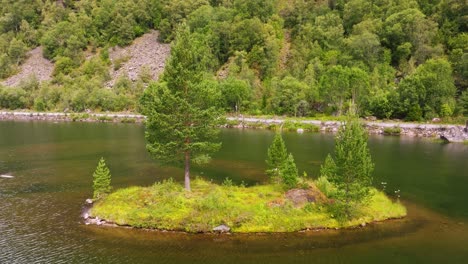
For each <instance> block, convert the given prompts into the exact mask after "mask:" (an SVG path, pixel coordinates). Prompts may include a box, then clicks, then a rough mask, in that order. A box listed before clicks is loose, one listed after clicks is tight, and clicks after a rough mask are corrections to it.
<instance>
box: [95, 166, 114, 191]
mask: <svg viewBox="0 0 468 264" xmlns="http://www.w3.org/2000/svg"><path fill="white" fill-rule="evenodd" d="M110 184H111V174H110V171H109V168H108V167H107V166H106V162H105V160H104V158H101V159H100V160H99V163H98V165H97V167H96V171H94V173H93V189H94V194H93V199H99V198H101V197H103V196H105V195H106V194H109V193H110V192H111V189H112V187H111V185H110Z"/></svg>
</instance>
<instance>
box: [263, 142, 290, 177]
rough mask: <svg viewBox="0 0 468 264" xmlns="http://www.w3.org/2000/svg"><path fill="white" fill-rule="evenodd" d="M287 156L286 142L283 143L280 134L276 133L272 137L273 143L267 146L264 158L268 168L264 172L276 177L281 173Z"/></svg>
mask: <svg viewBox="0 0 468 264" xmlns="http://www.w3.org/2000/svg"><path fill="white" fill-rule="evenodd" d="M287 158H288V151H287V149H286V144H284V141H283V137H282V136H281V134H280V133H277V134H276V135H275V138H274V139H273V143H271V145H270V147H269V148H268V159H267V160H266V163H267V166H268V169H267V171H266V173H267V174H268V175H269V176H270V177H271V178H278V177H279V176H280V175H281V168H282V167H283V164H284V162H285V161H286V159H287Z"/></svg>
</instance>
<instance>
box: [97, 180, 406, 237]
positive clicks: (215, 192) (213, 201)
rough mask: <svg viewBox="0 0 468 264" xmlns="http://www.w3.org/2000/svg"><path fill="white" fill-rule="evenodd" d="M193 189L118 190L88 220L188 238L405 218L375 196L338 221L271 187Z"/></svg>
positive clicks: (203, 185) (166, 184)
mask: <svg viewBox="0 0 468 264" xmlns="http://www.w3.org/2000/svg"><path fill="white" fill-rule="evenodd" d="M310 184H313V183H310ZM192 186H193V188H192V192H190V193H187V192H184V190H183V187H182V186H181V185H180V184H178V183H176V182H174V181H172V180H165V181H163V182H161V183H155V184H154V185H153V186H150V187H130V188H126V189H120V190H117V191H116V192H114V193H112V194H110V195H109V196H107V197H105V198H104V199H102V200H100V201H98V202H97V203H96V204H95V205H94V207H93V208H92V209H91V215H92V216H98V217H99V218H101V219H106V220H107V221H111V222H114V223H117V224H119V225H130V226H134V227H140V228H155V229H159V230H179V231H186V232H192V233H196V232H212V229H213V228H214V227H216V226H219V225H221V224H225V225H227V226H229V227H230V228H231V232H240V233H246V232H292V231H299V230H304V229H314V228H341V227H351V226H358V225H360V224H361V223H363V222H364V223H367V222H372V221H379V220H384V219H388V218H395V217H402V216H405V215H406V209H405V207H404V206H403V205H401V204H399V203H393V202H392V201H391V200H390V199H389V198H387V197H386V196H385V194H383V193H381V192H378V191H376V190H375V191H372V192H371V194H372V196H371V198H370V202H369V203H368V204H365V205H360V206H359V207H358V208H356V215H357V217H355V218H353V219H350V220H344V221H337V219H336V217H332V216H331V214H330V211H329V210H327V208H328V207H329V206H327V205H325V206H324V205H323V204H315V203H307V204H306V205H305V206H304V207H294V206H292V205H291V202H290V201H289V200H286V201H285V200H284V190H283V189H282V188H281V186H278V185H274V184H271V185H258V186H253V187H248V188H246V187H242V186H230V185H216V184H213V183H211V182H209V181H204V180H201V179H195V180H194V181H193V184H192Z"/></svg>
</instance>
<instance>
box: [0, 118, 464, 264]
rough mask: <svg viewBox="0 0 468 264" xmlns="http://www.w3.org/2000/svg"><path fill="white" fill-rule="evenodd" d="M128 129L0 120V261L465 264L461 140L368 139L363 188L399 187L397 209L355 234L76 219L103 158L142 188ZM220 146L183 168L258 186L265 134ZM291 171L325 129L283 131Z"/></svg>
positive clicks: (307, 160)
mask: <svg viewBox="0 0 468 264" xmlns="http://www.w3.org/2000/svg"><path fill="white" fill-rule="evenodd" d="M143 131H144V129H143V127H142V126H139V125H132V124H92V123H42V122H0V174H11V175H14V176H15V177H14V178H11V179H6V178H0V263H2V264H3V263H441V262H445V263H468V146H467V145H462V144H458V145H456V144H448V145H441V144H436V143H433V142H430V141H427V140H418V139H411V138H398V137H371V138H370V140H369V145H370V148H371V152H372V154H373V157H374V160H375V162H376V171H375V185H376V186H378V187H380V185H381V184H380V183H381V182H387V183H388V184H387V189H386V190H387V192H388V193H389V194H390V195H392V196H393V193H394V191H395V190H398V189H399V190H401V196H402V200H403V202H404V203H405V204H406V205H407V208H408V210H409V216H408V217H407V218H406V219H403V220H394V221H390V222H386V223H378V224H372V225H370V226H367V227H366V228H362V229H354V230H330V231H319V232H308V233H295V234H260V235H259V234H257V235H188V234H177V233H161V232H150V231H143V230H131V229H124V228H117V229H116V228H103V227H97V226H85V225H84V224H82V223H81V220H80V211H81V208H82V204H83V201H84V200H85V199H86V198H88V197H90V195H91V189H90V187H91V182H92V179H91V174H92V172H93V170H94V168H95V167H96V164H97V161H98V159H99V158H100V157H101V156H103V157H105V158H106V160H107V163H108V165H109V167H110V169H111V172H112V175H113V185H114V187H115V188H120V187H126V186H131V185H150V184H152V183H153V182H154V181H157V180H161V179H164V178H167V177H168V176H169V175H170V176H172V177H174V178H175V179H176V180H182V170H181V169H177V168H169V167H161V166H158V165H157V164H156V163H155V162H153V161H152V160H151V159H150V158H149V156H148V155H147V153H146V151H145V148H144V144H145V143H144V140H143ZM221 138H222V141H223V148H222V150H221V151H220V152H219V153H218V154H217V155H216V156H215V157H214V159H213V162H212V163H211V164H210V165H209V166H206V167H202V168H195V172H194V174H198V175H200V176H202V177H205V178H208V179H213V181H217V182H220V181H222V180H223V179H224V178H225V177H230V178H232V179H233V180H234V181H235V182H236V183H240V182H242V181H244V182H245V183H246V184H248V185H252V184H260V183H262V182H264V181H265V180H266V178H265V176H264V175H263V170H264V160H265V155H266V154H265V153H266V148H267V147H268V145H269V144H270V142H271V140H272V138H273V134H272V133H271V132H269V131H254V130H224V131H223V132H222V135H221ZM284 138H285V140H286V143H287V145H288V148H289V150H290V151H291V152H292V153H293V154H294V156H295V159H296V161H297V163H298V167H299V170H300V171H306V172H307V174H308V175H309V176H312V177H313V176H315V175H316V174H317V172H318V170H319V166H320V163H321V162H322V161H323V160H324V158H325V156H326V155H327V153H328V152H330V151H331V150H332V149H333V136H332V135H330V134H296V133H289V134H285V135H284Z"/></svg>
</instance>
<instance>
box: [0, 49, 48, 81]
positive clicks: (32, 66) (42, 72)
mask: <svg viewBox="0 0 468 264" xmlns="http://www.w3.org/2000/svg"><path fill="white" fill-rule="evenodd" d="M27 57H28V58H27V59H26V61H25V62H24V63H23V64H21V66H20V71H19V73H18V74H15V75H13V76H10V77H9V78H7V79H6V80H5V81H3V82H2V84H3V85H5V86H10V87H13V86H18V85H19V84H20V82H21V80H24V79H27V78H29V77H31V76H34V77H35V78H36V79H37V81H39V82H43V81H48V80H50V79H51V78H52V72H53V71H54V64H53V63H52V62H51V61H49V60H48V59H46V58H44V57H43V56H42V47H37V48H35V49H33V50H31V51H30V52H28V54H27Z"/></svg>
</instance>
